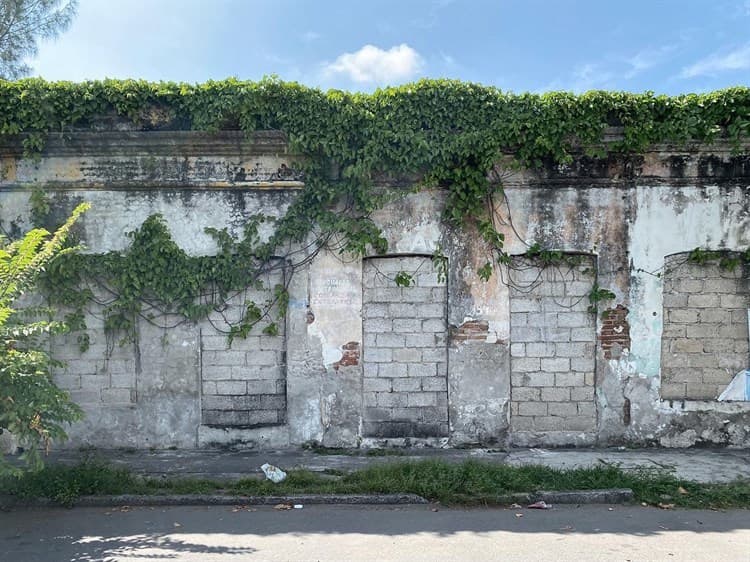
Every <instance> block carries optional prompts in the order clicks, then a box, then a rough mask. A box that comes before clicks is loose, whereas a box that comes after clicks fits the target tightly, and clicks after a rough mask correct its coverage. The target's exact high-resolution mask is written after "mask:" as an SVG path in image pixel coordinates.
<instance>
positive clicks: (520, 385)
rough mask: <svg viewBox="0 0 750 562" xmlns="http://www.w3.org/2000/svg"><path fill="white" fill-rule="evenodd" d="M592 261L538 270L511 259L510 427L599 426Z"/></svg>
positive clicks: (567, 428) (568, 428)
mask: <svg viewBox="0 0 750 562" xmlns="http://www.w3.org/2000/svg"><path fill="white" fill-rule="evenodd" d="M594 271H595V266H594V262H593V259H591V258H583V259H582V263H580V264H579V265H576V266H567V265H563V266H560V267H548V268H545V269H540V268H539V267H538V266H537V265H536V264H535V263H534V262H530V261H528V260H526V259H524V258H517V259H515V260H514V264H513V269H512V271H511V278H512V280H513V282H514V283H513V286H512V287H511V292H510V326H511V328H510V339H511V348H510V355H511V359H510V365H511V430H513V431H538V432H546V431H594V430H595V428H596V408H595V406H594V372H595V371H594V367H595V361H594V356H595V341H596V318H595V315H594V314H592V313H590V312H588V305H589V301H588V298H587V297H588V294H589V292H590V291H591V288H592V286H593V284H594Z"/></svg>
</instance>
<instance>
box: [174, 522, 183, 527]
mask: <svg viewBox="0 0 750 562" xmlns="http://www.w3.org/2000/svg"><path fill="white" fill-rule="evenodd" d="M172 526H174V527H182V525H180V524H179V523H176V522H175V523H172Z"/></svg>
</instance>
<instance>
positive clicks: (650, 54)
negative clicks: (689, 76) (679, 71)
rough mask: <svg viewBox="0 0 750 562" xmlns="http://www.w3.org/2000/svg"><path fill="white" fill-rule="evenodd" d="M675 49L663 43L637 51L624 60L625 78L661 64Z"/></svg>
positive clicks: (673, 46)
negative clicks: (627, 67)
mask: <svg viewBox="0 0 750 562" xmlns="http://www.w3.org/2000/svg"><path fill="white" fill-rule="evenodd" d="M749 1H750V0H749ZM676 49H677V47H676V46H675V45H663V46H661V47H658V48H649V49H643V50H642V51H638V52H637V53H636V54H635V55H633V56H632V57H630V58H629V59H626V60H625V62H626V63H627V64H628V65H630V70H628V71H627V72H626V73H625V78H628V79H630V78H633V77H634V76H636V75H638V74H640V73H641V72H644V71H646V70H648V69H649V68H653V67H655V66H657V65H659V64H662V63H663V62H665V61H666V59H667V58H668V57H669V55H670V54H672V53H673V52H674V51H675V50H676Z"/></svg>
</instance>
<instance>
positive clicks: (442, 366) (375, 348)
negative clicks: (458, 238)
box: [363, 256, 448, 438]
mask: <svg viewBox="0 0 750 562" xmlns="http://www.w3.org/2000/svg"><path fill="white" fill-rule="evenodd" d="M400 271H404V272H407V273H410V274H411V275H412V276H413V284H412V285H411V286H410V287H399V286H397V285H396V282H395V277H396V275H397V274H398V273H399V272H400ZM363 305H364V310H363V333H364V360H363V365H364V435H365V436H366V437H382V438H386V437H387V438H398V437H425V438H426V437H444V436H447V435H448V379H447V377H448V350H447V337H448V327H447V287H446V283H445V280H444V279H440V278H439V275H438V273H437V272H436V270H435V267H434V264H433V261H432V258H431V257H429V256H408V257H406V256H400V257H387V258H371V259H367V260H365V262H364V264H363Z"/></svg>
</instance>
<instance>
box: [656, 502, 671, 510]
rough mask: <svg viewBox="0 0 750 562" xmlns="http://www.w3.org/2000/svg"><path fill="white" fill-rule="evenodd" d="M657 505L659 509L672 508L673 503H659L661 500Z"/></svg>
mask: <svg viewBox="0 0 750 562" xmlns="http://www.w3.org/2000/svg"><path fill="white" fill-rule="evenodd" d="M658 506H659V508H660V509H674V504H673V503H661V502H659V503H658Z"/></svg>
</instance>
